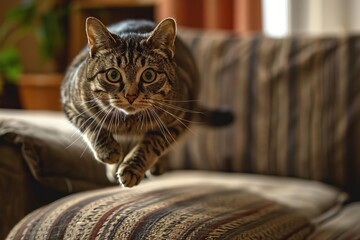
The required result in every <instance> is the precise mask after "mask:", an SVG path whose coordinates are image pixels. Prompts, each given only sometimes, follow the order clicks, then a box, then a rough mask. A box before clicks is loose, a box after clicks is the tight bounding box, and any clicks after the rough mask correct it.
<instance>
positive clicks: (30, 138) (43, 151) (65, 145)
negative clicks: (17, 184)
mask: <svg viewBox="0 0 360 240" xmlns="http://www.w3.org/2000/svg"><path fill="white" fill-rule="evenodd" d="M4 113H6V114H4ZM75 131H76V130H75V128H73V127H72V126H70V124H69V123H68V122H67V120H66V119H65V116H64V114H62V113H54V112H31V113H30V114H29V113H26V112H25V113H21V111H9V110H7V111H3V110H2V111H1V114H0V144H1V145H3V146H7V147H13V148H16V149H17V151H18V152H19V154H20V157H21V158H22V159H23V160H24V161H25V163H26V164H27V166H28V169H29V170H30V172H31V174H32V176H33V177H34V178H35V179H36V180H37V181H38V182H39V183H40V184H42V185H44V186H46V187H48V188H50V189H53V190H57V191H60V192H65V193H71V192H78V191H82V190H89V189H94V188H99V187H104V186H109V185H111V184H110V182H109V181H108V180H107V178H106V173H105V166H104V165H103V164H100V163H99V162H97V161H95V160H94V157H93V155H92V153H91V152H90V151H88V150H87V147H86V145H85V144H84V143H83V141H82V139H81V137H80V136H79V135H77V134H74V132H75ZM11 162H12V157H11V156H10V155H6V151H2V152H1V160H0V166H2V167H3V168H6V166H7V165H9V164H11Z"/></svg>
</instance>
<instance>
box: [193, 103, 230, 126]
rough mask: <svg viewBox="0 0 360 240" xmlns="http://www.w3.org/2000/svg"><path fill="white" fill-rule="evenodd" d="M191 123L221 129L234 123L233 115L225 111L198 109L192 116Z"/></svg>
mask: <svg viewBox="0 0 360 240" xmlns="http://www.w3.org/2000/svg"><path fill="white" fill-rule="evenodd" d="M193 121H194V122H197V123H200V124H201V125H205V126H211V127H222V126H227V125H229V124H231V123H232V122H233V121H234V114H233V113H232V112H231V111H229V110H227V109H214V110H213V109H207V108H202V107H200V108H199V110H198V111H197V112H196V113H194V114H193Z"/></svg>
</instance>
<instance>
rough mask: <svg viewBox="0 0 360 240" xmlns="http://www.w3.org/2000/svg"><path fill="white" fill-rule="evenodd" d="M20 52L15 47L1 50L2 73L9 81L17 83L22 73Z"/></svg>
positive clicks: (0, 72)
mask: <svg viewBox="0 0 360 240" xmlns="http://www.w3.org/2000/svg"><path fill="white" fill-rule="evenodd" d="M21 70H22V69H21V64H20V56H19V52H18V50H17V49H15V48H7V49H4V50H1V51H0V74H1V75H2V76H4V77H5V79H6V80H7V81H9V82H13V83H15V82H16V81H17V80H18V79H19V77H20V74H21Z"/></svg>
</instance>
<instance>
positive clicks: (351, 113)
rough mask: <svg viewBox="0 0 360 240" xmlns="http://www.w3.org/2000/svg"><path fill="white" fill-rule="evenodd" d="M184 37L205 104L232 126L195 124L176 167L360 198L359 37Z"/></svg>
mask: <svg viewBox="0 0 360 240" xmlns="http://www.w3.org/2000/svg"><path fill="white" fill-rule="evenodd" d="M180 34H181V36H182V38H183V39H184V40H185V41H186V43H188V45H189V46H190V47H191V49H192V51H193V52H194V56H195V58H196V61H197V63H198V67H199V69H200V75H201V77H202V87H201V94H200V96H199V99H198V100H199V103H200V104H201V105H204V106H207V107H209V108H227V109H229V110H231V111H233V112H234V115H235V122H234V124H233V125H231V126H230V127H226V128H222V129H213V130H211V129H208V128H205V127H200V126H196V124H195V128H194V129H193V131H192V133H189V134H188V138H187V139H186V142H185V143H184V144H183V145H184V146H182V145H181V143H180V144H179V145H180V146H181V147H182V150H179V151H177V152H176V154H174V156H173V159H172V161H171V162H170V164H172V167H173V168H175V169H178V168H193V169H205V170H221V171H235V172H248V173H260V174H271V175H278V176H292V177H300V178H305V179H315V180H319V181H323V182H326V183H329V184H333V185H335V186H338V187H341V188H343V189H345V190H346V191H348V192H350V193H351V194H353V195H357V197H358V198H360V174H358V173H359V172H360V148H359V147H358V141H357V139H358V138H359V136H360V78H359V76H360V37H359V36H339V37H291V38H283V39H273V38H268V37H265V36H261V35H250V36H239V35H234V34H229V33H221V32H200V31H194V30H189V29H182V31H181V32H180ZM175 159H176V160H175Z"/></svg>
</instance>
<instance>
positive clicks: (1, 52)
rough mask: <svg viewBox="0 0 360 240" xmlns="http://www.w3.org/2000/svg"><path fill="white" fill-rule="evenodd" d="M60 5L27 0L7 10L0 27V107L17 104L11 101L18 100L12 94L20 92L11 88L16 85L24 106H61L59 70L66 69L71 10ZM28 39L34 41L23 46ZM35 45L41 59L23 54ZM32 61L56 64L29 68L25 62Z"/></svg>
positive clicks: (56, 107)
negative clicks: (68, 19) (68, 21)
mask: <svg viewBox="0 0 360 240" xmlns="http://www.w3.org/2000/svg"><path fill="white" fill-rule="evenodd" d="M61 4H62V3H61V2H59V1H56V0H52V1H35V0H28V1H23V2H22V3H21V4H19V5H17V6H16V7H15V8H12V9H10V10H9V11H8V12H7V14H6V16H5V21H4V22H3V24H2V25H1V26H0V96H1V99H2V100H0V106H2V107H14V106H13V105H14V104H12V105H11V104H10V105H9V102H10V103H12V102H16V100H15V99H11V97H15V98H16V95H17V94H16V91H15V93H11V94H9V90H8V88H9V86H11V87H10V88H12V89H13V88H14V86H16V87H15V89H18V93H19V96H20V97H19V99H20V102H21V106H22V107H23V108H28V109H51V110H59V109H60V100H59V99H60V93H59V87H60V83H61V80H62V74H59V72H63V70H64V68H65V67H64V66H65V65H66V63H65V62H64V60H65V59H66V56H65V55H64V54H65V53H66V51H64V49H65V43H66V41H65V40H66V29H65V27H66V25H65V24H64V21H63V20H64V18H65V17H66V15H67V13H68V10H67V8H66V7H63V6H61ZM65 22H66V21H65ZM24 39H25V40H24ZM26 39H35V40H34V41H33V42H35V44H31V45H30V44H29V45H30V46H27V45H25V46H22V47H21V46H20V45H21V41H27V40H26ZM29 42H30V41H29ZM29 47H30V48H29ZM33 47H35V48H36V51H37V52H38V53H39V54H38V55H39V56H40V58H41V59H40V60H39V59H34V57H33V54H30V55H29V56H25V57H24V56H22V54H23V52H26V50H29V49H30V50H33V49H31V48H33ZM24 49H25V51H24ZM31 61H40V62H41V63H40V64H39V65H44V66H45V65H49V64H48V62H55V64H53V65H54V66H55V67H52V68H46V67H42V66H40V67H39V68H38V69H35V70H34V69H32V70H29V69H26V66H25V67H24V66H23V65H24V63H28V62H31ZM24 68H25V69H24ZM9 99H10V100H9ZM15 107H16V106H15Z"/></svg>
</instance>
